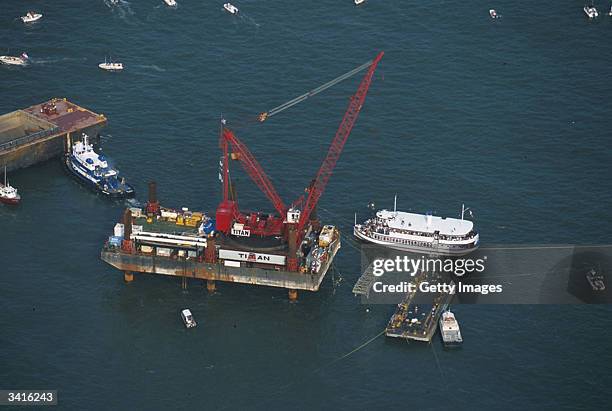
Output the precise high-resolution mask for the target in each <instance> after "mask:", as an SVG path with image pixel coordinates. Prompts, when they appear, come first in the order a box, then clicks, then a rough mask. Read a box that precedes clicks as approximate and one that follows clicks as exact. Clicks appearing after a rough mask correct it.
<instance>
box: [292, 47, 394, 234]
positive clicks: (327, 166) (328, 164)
mask: <svg viewBox="0 0 612 411" xmlns="http://www.w3.org/2000/svg"><path fill="white" fill-rule="evenodd" d="M384 54H385V53H384V52H382V51H381V52H380V53H378V56H376V58H375V59H374V60H373V61H372V65H371V66H370V68H369V69H368V71H367V73H366V74H365V76H364V77H363V79H362V80H361V83H360V84H359V88H358V89H357V92H356V93H355V94H354V95H353V96H351V99H350V102H349V105H348V108H347V109H346V113H344V117H343V118H342V122H341V123H340V126H339V127H338V131H337V132H336V136H335V137H334V139H333V141H332V143H331V145H330V146H329V150H328V151H327V156H326V157H325V159H324V160H323V164H321V168H320V169H319V172H318V173H317V176H316V178H315V180H314V182H313V184H311V186H310V188H309V190H308V198H307V200H306V204H305V206H304V209H303V210H302V213H301V215H300V220H299V222H298V226H297V236H296V240H297V245H298V246H299V244H300V243H301V241H302V237H303V235H304V233H303V229H304V226H305V225H306V222H307V221H308V219H309V218H310V215H311V214H312V211H313V210H314V208H315V207H316V205H317V202H318V201H319V198H321V195H322V194H323V191H325V186H326V185H327V182H328V181H329V178H330V177H331V175H332V173H333V171H334V168H335V167H336V163H337V162H338V159H339V158H340V154H341V153H342V149H343V148H344V143H346V140H347V139H348V136H349V134H350V133H351V130H352V129H353V126H354V125H355V121H357V117H359V112H360V111H361V107H362V106H363V103H364V102H365V98H366V95H367V94H368V89H369V88H370V83H371V82H372V76H373V75H374V71H375V70H376V66H377V65H378V63H379V61H380V59H382V57H383V55H384Z"/></svg>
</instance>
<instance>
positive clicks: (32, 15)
mask: <svg viewBox="0 0 612 411" xmlns="http://www.w3.org/2000/svg"><path fill="white" fill-rule="evenodd" d="M42 16H43V15H42V14H41V13H36V12H33V11H28V13H27V14H26V15H25V16H21V21H23V22H24V23H34V22H35V21H38V20H40V19H41V18H42Z"/></svg>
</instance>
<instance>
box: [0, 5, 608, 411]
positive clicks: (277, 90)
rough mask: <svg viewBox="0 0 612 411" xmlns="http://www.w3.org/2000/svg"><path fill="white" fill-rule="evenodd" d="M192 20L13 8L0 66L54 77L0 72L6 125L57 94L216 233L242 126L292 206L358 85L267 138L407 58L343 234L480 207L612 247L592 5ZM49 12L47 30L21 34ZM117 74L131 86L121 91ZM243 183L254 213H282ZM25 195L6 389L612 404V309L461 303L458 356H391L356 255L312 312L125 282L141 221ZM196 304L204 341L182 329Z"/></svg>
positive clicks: (80, 400)
mask: <svg viewBox="0 0 612 411" xmlns="http://www.w3.org/2000/svg"><path fill="white" fill-rule="evenodd" d="M178 1H179V6H178V7H177V8H176V9H169V8H167V7H165V6H164V5H163V3H162V1H161V0H159V1H158V0H146V1H145V0H138V1H137V0H132V1H129V2H128V1H121V3H120V5H119V6H117V7H111V6H110V3H108V2H106V3H105V2H104V1H103V0H95V1H94V0H88V1H77V0H56V1H53V2H45V1H41V0H32V1H28V2H27V4H26V3H24V2H22V1H16V0H12V1H11V0H5V1H4V2H3V4H2V8H1V10H0V47H2V48H3V49H8V50H9V51H10V54H19V53H20V52H21V51H26V52H27V53H28V54H29V55H30V57H31V58H32V64H31V65H30V66H29V67H27V68H19V69H15V68H7V67H0V113H5V112H9V111H12V110H15V109H19V108H23V107H27V106H30V105H32V104H35V103H39V102H42V101H45V100H47V99H49V98H52V97H67V98H69V99H70V100H72V101H74V102H76V103H78V104H80V105H82V106H84V107H87V108H90V109H92V110H93V111H96V112H100V113H104V114H105V115H106V116H107V117H108V119H109V124H108V127H107V128H106V129H105V130H104V131H103V133H102V134H103V149H104V152H105V153H106V154H107V155H108V156H109V157H111V158H112V159H113V160H114V161H115V162H116V164H117V166H118V167H119V168H120V170H121V171H122V172H123V174H124V175H125V176H126V177H127V178H128V180H129V181H131V182H132V183H133V184H134V185H135V187H136V189H137V191H139V195H138V198H139V199H140V200H143V201H144V199H145V198H146V183H147V181H149V180H155V181H157V182H158V192H159V197H160V200H161V202H162V204H164V205H167V206H173V207H180V206H188V207H190V208H194V209H204V210H214V208H215V206H216V204H217V202H218V201H219V198H220V196H219V185H218V180H217V167H218V165H217V164H218V158H219V150H218V146H217V141H218V129H219V119H220V118H221V116H223V117H224V118H226V119H227V121H228V123H229V125H230V126H232V127H233V128H234V130H235V131H236V134H237V135H239V136H240V137H241V139H242V140H244V141H245V142H246V143H247V144H248V145H249V147H250V148H251V150H252V152H253V153H254V155H255V156H256V157H257V158H258V160H259V161H260V162H261V164H262V166H263V167H264V168H265V170H266V171H267V173H268V174H269V176H270V178H271V179H272V180H273V182H274V184H275V186H276V188H277V189H278V191H279V193H280V194H281V196H282V197H283V198H284V199H285V200H286V202H290V201H292V200H293V199H295V198H296V197H297V196H298V195H299V194H300V193H301V192H302V190H303V187H305V186H306V185H307V184H308V183H309V181H310V179H311V178H312V177H313V176H314V174H315V173H316V171H317V169H318V167H319V166H320V163H321V160H322V159H323V157H324V155H325V152H326V150H327V147H328V144H329V142H330V141H331V139H332V137H333V135H334V133H335V130H336V128H337V126H338V124H339V122H340V120H341V118H342V115H343V113H344V110H345V109H346V105H347V102H348V100H347V99H348V97H349V96H350V95H351V93H353V92H354V90H355V89H356V87H357V84H358V79H357V78H353V79H351V80H347V81H345V82H343V83H341V84H340V85H337V86H335V87H334V88H332V89H330V90H328V91H326V92H325V93H323V94H320V95H318V96H316V97H314V98H312V99H310V100H308V101H307V102H304V103H302V104H300V105H298V106H295V107H293V108H292V109H289V110H287V111H285V112H283V113H282V114H279V115H277V116H275V117H273V118H272V119H270V120H269V121H267V122H266V123H264V124H254V123H253V122H249V120H252V119H253V118H254V117H255V116H256V115H257V114H258V113H260V112H262V111H265V110H267V109H270V108H272V107H275V106H277V105H279V104H281V103H283V102H284V101H287V100H289V99H290V98H292V97H295V96H297V95H299V94H302V93H303V92H305V91H307V90H310V89H312V88H314V87H316V86H318V85H319V84H321V83H323V82H325V81H328V80H330V79H332V78H334V77H336V76H338V75H340V74H342V73H344V72H346V71H348V70H350V69H352V68H353V67H356V66H357V65H359V64H361V63H363V62H365V61H367V60H369V59H371V58H373V57H374V56H375V55H376V53H377V52H378V51H379V50H384V51H385V57H384V59H383V60H382V62H381V64H380V66H379V69H378V70H377V72H376V74H375V77H374V81H373V83H372V86H371V89H370V93H369V95H368V98H367V100H366V104H365V106H364V108H363V110H362V112H361V116H360V118H359V120H358V122H357V124H356V126H355V128H354V130H353V132H352V134H351V136H350V138H349V140H348V142H347V145H346V148H345V150H344V153H343V155H342V157H341V159H340V161H339V163H338V166H337V168H336V170H335V173H334V175H333V177H332V179H331V180H330V183H329V185H328V187H327V190H326V192H325V194H324V196H323V198H322V199H321V202H320V210H319V211H320V215H321V217H322V218H323V219H324V220H325V222H328V221H329V222H331V223H334V224H336V225H338V226H339V227H340V228H341V229H342V231H343V232H344V233H345V234H346V235H347V237H348V238H350V229H351V225H352V221H353V213H354V212H356V211H357V212H362V210H363V209H364V207H365V205H366V204H367V203H368V202H370V201H374V202H375V203H376V204H377V206H380V207H383V206H386V207H390V206H392V204H393V203H392V202H393V196H394V195H395V194H396V193H397V195H398V204H399V207H400V208H402V209H405V210H415V211H419V212H425V211H427V210H434V211H435V212H436V213H438V214H441V215H458V213H459V212H460V210H461V204H462V203H465V204H466V205H468V206H470V207H471V208H472V210H473V211H474V215H475V217H476V224H477V226H478V228H479V230H480V232H481V237H482V242H483V243H484V244H529V243H544V244H568V243H569V244H608V243H609V242H610V232H612V218H611V214H610V207H611V205H612V180H611V178H610V176H611V175H612V150H610V148H611V147H610V145H611V143H610V137H611V133H610V126H609V122H610V119H611V118H612V107H611V106H612V104H611V103H610V95H611V94H612V81H610V79H611V75H610V69H611V67H612V51H611V50H610V48H609V44H608V43H609V41H608V38H609V37H610V34H611V33H612V17H608V16H603V15H602V16H600V17H599V18H598V19H597V20H596V21H592V22H590V21H588V20H587V19H586V17H585V15H584V13H583V12H582V6H583V3H582V2H578V1H569V2H561V3H559V2H553V1H544V2H539V3H537V5H534V3H533V2H527V1H513V2H511V1H498V2H496V3H495V4H494V5H493V4H492V3H487V2H482V1H475V2H447V1H436V2H413V1H400V0H393V1H378V0H370V1H368V2H367V3H366V4H365V5H363V6H361V7H355V6H354V5H353V3H352V2H351V1H350V0H343V1H337V0H336V1H331V0H325V1H317V2H311V3H304V4H302V3H297V2H286V1H280V0H268V1H255V0H243V1H240V2H237V3H236V5H237V6H238V7H239V8H240V10H241V15H239V16H231V15H229V14H227V13H225V12H224V11H223V10H222V3H223V2H221V1H220V2H218V3H217V2H211V1H194V0H178ZM596 6H598V7H599V8H600V10H602V11H603V9H604V8H609V6H610V5H609V3H608V2H604V1H597V2H596ZM491 7H495V8H496V9H497V10H498V12H499V13H500V14H501V15H502V16H503V17H502V18H501V19H499V20H496V21H493V20H491V19H490V18H489V16H488V9H489V8H491ZM30 8H31V9H35V10H40V11H42V12H43V13H44V18H43V19H42V20H41V21H40V22H39V23H37V24H34V25H31V26H24V25H23V24H22V23H21V22H20V21H17V20H15V18H16V17H18V16H20V15H23V14H25V12H26V11H27V10H28V9H30ZM2 51H3V53H2V54H6V53H4V51H5V50H2ZM105 56H112V58H114V59H117V60H120V61H122V62H123V63H124V64H125V67H126V70H125V71H124V72H122V73H106V72H103V71H101V70H99V69H98V68H97V64H98V63H99V62H101V61H103V60H104V58H105ZM235 178H237V179H238V181H237V186H238V190H239V198H240V203H241V205H243V207H244V208H253V209H266V208H267V207H269V205H268V204H267V201H266V199H265V197H264V196H263V195H262V194H261V193H259V192H258V190H257V188H256V187H254V186H253V184H251V183H250V182H249V179H248V177H247V176H246V175H244V174H240V171H239V170H237V169H236V176H235ZM11 180H12V182H13V183H14V185H15V186H17V187H18V188H19V189H20V191H21V193H22V195H23V197H24V201H23V204H22V205H21V206H20V207H19V208H15V209H10V208H7V207H0V250H1V254H0V256H1V262H0V308H1V313H0V330H1V331H0V347H1V348H0V389H4V388H6V389H8V388H16V389H25V388H31V389H32V388H38V389H57V390H59V401H60V406H61V407H62V408H65V409H83V408H86V409H128V408H136V409H157V408H164V409H168V408H177V409H187V408H196V407H197V408H204V409H244V408H255V409H270V408H272V409H277V408H299V409H312V408H324V409H349V408H350V409H376V408H391V409H395V408H398V409H399V408H402V409H406V408H415V409H446V408H449V407H451V406H452V407H453V408H454V409H465V410H469V409H474V408H492V407H496V408H502V409H516V408H529V409H558V408H563V407H570V406H571V405H573V406H574V407H576V408H583V409H602V408H607V407H608V400H607V395H606V393H607V390H608V389H609V386H610V383H612V378H611V376H610V371H609V364H610V363H611V361H612V354H611V351H610V350H609V347H610V337H611V332H610V329H611V327H612V320H611V318H612V315H611V314H612V311H611V310H610V307H609V306H573V305H572V306H467V305H463V306H457V307H456V308H455V312H456V313H457V316H458V318H459V320H460V322H461V325H462V332H463V334H464V339H465V343H464V346H463V348H462V349H461V350H457V351H444V350H443V349H442V348H441V346H440V344H439V341H438V340H437V339H436V340H434V341H433V343H432V344H431V345H426V344H414V343H411V344H406V343H404V342H398V341H391V340H387V339H384V337H382V336H379V337H378V338H374V337H376V336H377V335H379V334H380V332H381V331H382V329H383V328H384V327H385V325H386V323H387V321H388V318H389V316H390V315H391V314H392V312H393V307H389V306H374V307H369V312H368V311H366V307H364V306H362V305H360V304H359V300H358V299H356V298H354V297H353V295H352V294H351V288H352V285H353V284H354V282H355V281H356V279H357V278H358V276H359V270H360V267H359V253H358V251H357V250H356V249H354V248H352V247H351V245H352V243H351V242H350V241H345V243H344V246H343V249H342V250H341V253H340V254H339V256H338V258H337V260H336V267H337V272H336V273H335V274H334V275H333V276H332V275H329V276H328V278H327V279H326V280H325V282H324V283H323V286H322V289H321V290H320V291H319V292H318V293H316V294H311V293H305V292H304V293H301V294H300V299H299V302H298V303H295V304H291V303H289V302H288V301H287V296H286V293H285V292H284V291H283V290H279V289H266V288H254V287H249V286H241V285H232V284H223V283H221V284H219V291H218V292H217V293H216V294H214V295H209V294H207V292H206V290H205V287H203V286H202V284H201V283H196V282H192V283H189V288H188V290H187V291H182V290H181V288H180V281H178V280H176V279H172V278H162V277H157V276H143V275H137V276H136V280H135V282H134V283H132V284H130V285H126V284H124V282H123V276H122V275H121V273H120V272H118V271H116V270H114V269H112V268H111V267H110V266H108V265H106V264H105V263H103V262H102V261H101V260H100V259H99V251H100V247H101V245H102V243H103V241H104V240H105V238H106V237H107V236H108V235H109V234H110V233H111V231H112V227H113V225H114V223H115V222H116V221H117V219H118V218H119V216H120V214H121V211H122V209H123V207H124V206H125V204H124V203H116V202H109V201H105V200H103V199H101V198H100V197H98V196H96V195H95V194H94V193H91V192H89V191H87V190H86V189H84V188H82V187H81V186H79V185H78V184H77V183H76V182H74V181H73V180H71V179H69V178H68V177H67V176H66V175H65V174H64V172H63V170H62V169H61V166H60V163H59V161H49V162H46V163H44V164H40V165H37V166H34V167H31V168H28V169H25V170H20V171H18V172H15V173H13V175H11ZM183 307H190V308H191V309H192V311H193V312H194V314H195V315H196V319H197V320H198V321H199V327H197V328H196V329H194V330H190V331H187V330H185V329H184V327H183V326H182V324H181V323H180V319H179V316H178V313H179V310H180V309H181V308H183ZM366 343H367V344H366ZM364 344H365V345H364Z"/></svg>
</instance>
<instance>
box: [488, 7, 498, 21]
mask: <svg viewBox="0 0 612 411" xmlns="http://www.w3.org/2000/svg"><path fill="white" fill-rule="evenodd" d="M489 16H491V18H492V19H497V18H499V14H497V12H496V11H495V9H491V10H489Z"/></svg>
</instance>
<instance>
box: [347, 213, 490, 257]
mask: <svg viewBox="0 0 612 411" xmlns="http://www.w3.org/2000/svg"><path fill="white" fill-rule="evenodd" d="M356 220H357V217H355V226H354V228H353V234H354V235H355V237H357V238H358V239H360V240H363V241H366V242H369V243H373V244H377V245H380V246H384V247H389V248H393V249H395V250H400V251H408V252H415V253H428V254H439V255H457V256H459V255H466V254H469V253H471V252H472V251H474V250H476V249H477V248H478V246H479V242H478V241H479V238H478V233H477V232H476V231H475V230H474V223H472V221H469V220H465V219H464V218H463V212H462V216H461V219H458V218H447V217H438V216H433V215H432V214H430V213H428V214H415V213H406V212H403V211H397V209H396V207H394V209H393V211H388V210H380V211H378V212H376V215H375V216H374V217H373V218H370V219H368V220H366V221H365V222H364V223H363V224H357V221H356Z"/></svg>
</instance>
